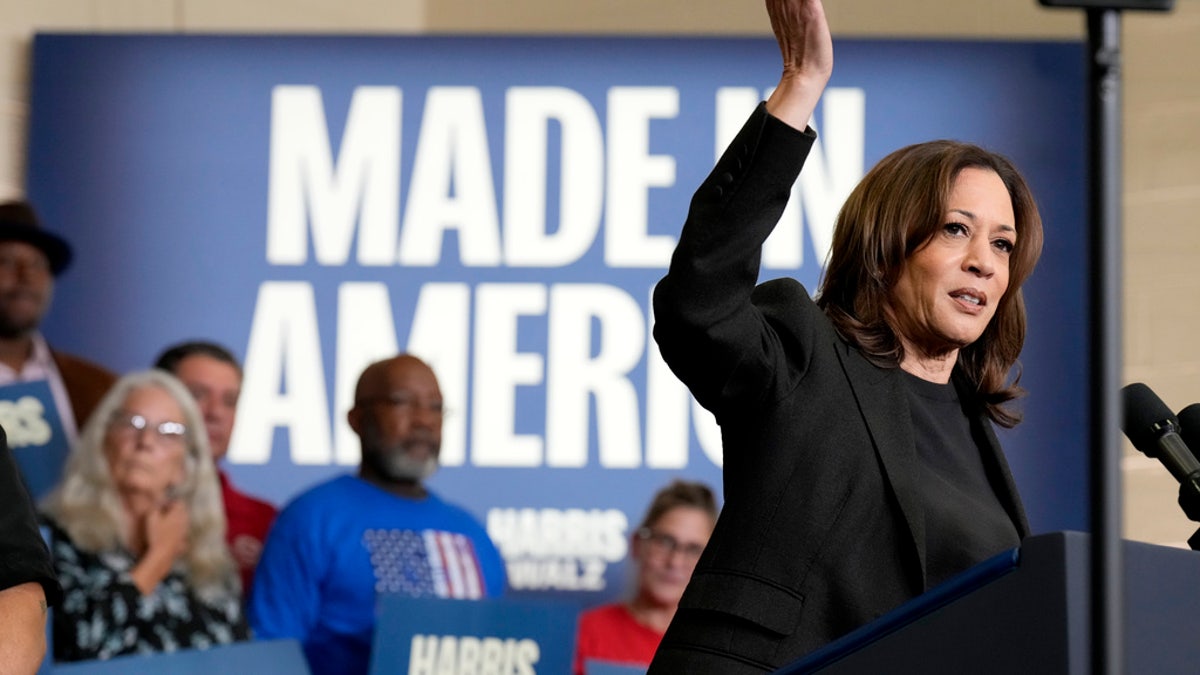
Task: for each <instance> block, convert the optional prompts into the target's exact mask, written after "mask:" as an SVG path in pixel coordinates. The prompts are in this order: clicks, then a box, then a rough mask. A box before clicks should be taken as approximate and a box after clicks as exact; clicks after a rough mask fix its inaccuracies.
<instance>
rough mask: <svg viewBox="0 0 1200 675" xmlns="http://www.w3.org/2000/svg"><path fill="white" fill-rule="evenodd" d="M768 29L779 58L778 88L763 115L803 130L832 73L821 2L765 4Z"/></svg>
mask: <svg viewBox="0 0 1200 675" xmlns="http://www.w3.org/2000/svg"><path fill="white" fill-rule="evenodd" d="M767 14H768V16H770V17H771V29H772V30H773V31H774V32H775V40H776V42H778V43H779V52H780V55H781V56H782V57H783V74H782V76H781V77H780V79H779V86H777V87H776V88H775V92H774V93H772V94H771V97H770V98H769V99H768V100H767V111H768V112H770V113H771V114H772V115H774V116H775V117H778V118H779V119H780V120H783V121H784V122H786V123H788V124H790V125H791V126H793V127H795V128H797V129H803V128H804V127H805V126H806V125H807V124H808V120H809V118H810V117H812V113H813V111H814V110H816V107H817V101H818V100H819V99H820V98H821V93H822V92H823V91H825V85H826V83H828V82H829V76H830V75H831V74H832V73H833V39H832V38H831V37H830V34H829V24H828V22H826V20H825V8H824V7H823V6H822V5H821V0H767Z"/></svg>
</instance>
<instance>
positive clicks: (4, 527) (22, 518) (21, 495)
mask: <svg viewBox="0 0 1200 675" xmlns="http://www.w3.org/2000/svg"><path fill="white" fill-rule="evenodd" d="M31 581H36V582H37V583H39V584H41V585H42V590H43V591H45V593H46V604H48V605H50V606H51V607H54V606H56V605H58V604H59V602H61V601H62V587H61V586H59V584H58V579H57V578H56V577H55V576H54V566H53V565H52V564H51V562H50V552H49V551H48V550H47V549H46V542H45V541H43V539H42V535H41V532H40V531H39V530H38V524H37V518H36V516H35V515H34V510H33V502H32V500H31V499H30V497H29V492H28V491H27V490H26V489H25V483H24V482H23V481H22V480H21V477H20V475H19V474H18V473H17V463H16V461H14V460H13V457H12V452H11V451H10V450H9V449H8V439H7V437H6V436H5V434H4V430H3V429H0V590H3V589H6V588H12V587H13V586H19V585H21V584H25V583H29V582H31Z"/></svg>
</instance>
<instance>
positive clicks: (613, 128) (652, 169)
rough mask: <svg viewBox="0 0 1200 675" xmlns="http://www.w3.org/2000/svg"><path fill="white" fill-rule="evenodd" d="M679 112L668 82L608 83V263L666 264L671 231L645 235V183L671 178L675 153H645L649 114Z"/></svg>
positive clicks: (673, 114)
mask: <svg viewBox="0 0 1200 675" xmlns="http://www.w3.org/2000/svg"><path fill="white" fill-rule="evenodd" d="M678 114H679V91H678V90H677V89H674V88H672V87H613V88H612V89H610V90H609V92H608V165H607V174H608V195H607V201H606V204H605V219H604V222H605V225H604V234H605V241H604V261H605V263H606V264H608V266H609V267H664V268H665V267H666V266H667V263H668V261H670V259H671V252H672V251H673V250H674V248H675V241H674V237H671V236H667V235H650V234H649V227H648V223H647V218H648V212H649V189H650V188H653V187H670V186H672V185H674V183H675V158H674V157H671V156H669V155H651V154H650V120H651V119H655V118H659V119H664V118H674V117H676V116H677V115H678Z"/></svg>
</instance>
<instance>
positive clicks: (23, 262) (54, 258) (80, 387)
mask: <svg viewBox="0 0 1200 675" xmlns="http://www.w3.org/2000/svg"><path fill="white" fill-rule="evenodd" d="M70 263H71V247H70V246H69V245H68V244H67V242H66V241H64V240H63V239H62V238H60V237H58V236H57V235H55V234H52V233H50V232H48V231H46V230H44V229H42V227H41V223H40V222H39V220H38V217H37V213H36V212H35V211H34V209H33V207H32V206H31V205H30V204H29V203H28V202H23V201H9V202H4V203H2V204H0V385H6V384H11V383H14V382H33V381H39V380H45V381H46V382H47V383H48V384H49V386H50V392H51V393H52V394H53V397H54V402H55V404H56V407H57V408H58V413H59V417H60V418H61V420H62V423H63V427H64V429H65V431H66V434H67V436H68V438H70V439H74V438H75V436H76V430H77V428H78V427H79V426H80V425H82V424H83V423H84V422H86V421H87V418H88V416H89V415H91V412H92V410H93V409H94V408H95V407H96V404H97V403H98V402H99V401H100V397H102V396H103V395H104V393H105V392H107V391H108V389H109V387H111V386H112V384H113V382H115V381H116V379H117V378H116V376H115V375H113V374H112V373H111V372H109V371H108V370H105V369H104V368H102V367H100V366H98V365H96V364H94V363H91V362H89V361H85V360H83V359H80V358H78V357H75V356H71V355H70V354H65V353H63V352H60V351H57V350H54V349H51V348H50V347H49V346H48V345H47V344H46V340H45V338H43V337H42V334H41V333H40V332H39V330H38V328H39V327H40V326H41V323H42V319H43V318H45V316H46V312H47V310H49V309H50V301H51V299H52V298H53V297H54V279H55V277H57V276H58V275H59V274H61V273H62V272H63V270H65V269H66V268H67V266H68V265H69V264H70Z"/></svg>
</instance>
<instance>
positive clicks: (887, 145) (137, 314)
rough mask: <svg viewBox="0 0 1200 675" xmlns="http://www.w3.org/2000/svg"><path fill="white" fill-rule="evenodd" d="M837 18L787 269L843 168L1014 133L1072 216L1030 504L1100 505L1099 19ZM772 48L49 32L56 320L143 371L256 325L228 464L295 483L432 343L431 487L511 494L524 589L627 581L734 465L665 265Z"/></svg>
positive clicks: (769, 78)
mask: <svg viewBox="0 0 1200 675" xmlns="http://www.w3.org/2000/svg"><path fill="white" fill-rule="evenodd" d="M835 48H836V49H837V59H838V60H837V66H836V72H835V74H834V77H833V80H832V82H831V83H830V90H829V91H828V93H827V95H826V96H825V98H824V99H823V102H822V105H821V107H820V108H819V109H818V111H817V119H816V128H817V129H818V132H819V134H820V145H819V147H818V148H817V149H816V150H815V154H814V156H813V158H812V159H811V160H810V162H809V164H808V165H807V166H806V168H805V172H804V175H803V176H802V177H801V181H800V182H799V184H798V187H797V189H796V192H795V199H794V202H795V204H794V206H793V207H790V211H789V213H788V214H786V215H785V217H784V223H782V224H781V226H780V228H779V232H778V233H777V235H776V237H774V238H773V241H772V242H771V243H770V245H769V250H768V251H767V253H766V260H765V263H766V264H765V266H764V271H763V274H764V278H767V277H772V276H779V275H784V274H786V275H791V276H795V277H797V278H799V279H800V280H801V281H802V282H803V283H804V284H805V285H806V286H808V287H809V288H810V289H811V288H815V285H816V282H817V279H818V276H819V273H820V262H821V260H822V259H823V257H824V254H825V251H826V250H827V247H828V238H829V233H830V229H831V225H832V221H833V217H834V215H835V214H836V209H837V207H838V206H839V205H840V203H841V200H842V198H843V197H844V196H845V194H846V193H847V192H848V191H849V189H850V188H851V187H852V186H853V185H854V183H855V182H856V181H857V180H858V178H860V177H861V175H862V173H863V170H864V168H865V167H869V166H871V165H872V164H873V163H874V162H875V161H877V160H878V159H879V158H881V157H882V156H883V155H885V154H887V153H888V152H890V151H891V150H894V149H896V148H897V147H899V146H902V145H906V144H909V143H913V142H918V141H924V140H929V139H933V138H957V139H961V140H967V141H971V142H975V143H978V144H981V145H984V146H986V147H989V148H991V149H993V150H997V151H1000V152H1002V153H1005V154H1007V155H1008V156H1010V157H1011V158H1012V159H1013V160H1014V161H1015V162H1016V164H1017V165H1018V166H1019V167H1021V168H1022V170H1023V171H1024V172H1025V173H1026V175H1027V177H1028V178H1029V181H1030V183H1031V184H1032V186H1033V189H1034V192H1035V194H1036V195H1037V197H1038V199H1039V202H1040V206H1041V208H1042V211H1043V217H1044V219H1045V223H1046V241H1047V245H1046V250H1045V253H1044V255H1043V258H1042V262H1041V263H1040V266H1039V268H1038V270H1037V271H1036V273H1035V275H1034V276H1033V278H1032V280H1031V281H1030V282H1029V284H1028V285H1027V301H1028V307H1029V312H1030V321H1029V325H1030V331H1029V339H1028V342H1027V345H1026V349H1025V352H1024V354H1023V356H1022V363H1023V366H1024V377H1023V378H1022V380H1021V382H1022V384H1023V385H1024V386H1025V387H1026V388H1027V389H1028V390H1029V391H1030V396H1029V397H1028V398H1027V399H1026V401H1025V404H1024V409H1025V414H1026V422H1025V423H1024V424H1022V425H1021V426H1020V427H1018V428H1017V429H1016V430H1014V431H1012V432H1005V433H1003V434H1002V441H1003V442H1004V444H1005V447H1006V449H1007V451H1008V454H1009V456H1010V459H1011V462H1012V465H1013V470H1014V473H1015V475H1016V478H1017V482H1018V484H1019V486H1020V488H1021V491H1022V494H1023V496H1024V498H1025V500H1026V506H1027V510H1028V512H1029V516H1030V519H1031V521H1032V524H1033V526H1034V529H1035V530H1036V531H1048V530H1057V529H1087V506H1086V501H1087V497H1086V487H1085V486H1086V482H1087V480H1086V476H1087V469H1086V461H1087V448H1088V441H1087V429H1086V417H1085V405H1086V398H1085V396H1086V392H1085V390H1084V385H1085V378H1084V368H1085V364H1086V359H1087V350H1088V347H1087V337H1086V323H1087V316H1086V314H1085V299H1086V298H1085V286H1084V279H1085V276H1086V264H1085V263H1086V261H1085V259H1084V255H1085V250H1086V239H1087V237H1088V232H1087V228H1086V224H1085V222H1084V217H1085V198H1084V182H1085V180H1084V179H1085V176H1084V171H1085V169H1084V154H1085V153H1084V142H1085V141H1084V139H1085V137H1086V136H1085V131H1086V130H1085V128H1084V118H1085V114H1084V53H1083V49H1082V47H1081V46H1080V45H1079V44H1076V43H1045V42H1019V43H1014V42H1003V43H1002V42H959V41H937V42H935V41H922V42H913V41H884V40H873V41H853V40H839V41H838V42H837V44H836V47H835ZM777 61H778V52H777V48H776V47H775V44H774V42H773V41H771V40H769V39H693V38H687V39H682V38H679V39H676V38H672V39H653V38H645V39H641V38H639V39H623V38H574V37H573V38H496V37H472V38H456V37H403V38H401V37H395V38H368V37H352V38H351V37H250V36H245V37H218V36H178V35H170V36H155V35H137V36H120V35H106V36H90V35H39V36H37V38H36V39H35V43H34V64H33V87H32V112H31V124H30V142H29V155H28V157H29V166H28V182H29V184H28V193H29V195H30V198H31V199H32V200H33V201H34V203H35V204H36V205H37V206H38V208H39V209H40V211H41V212H42V214H43V217H44V219H45V221H46V222H47V225H48V227H49V228H50V229H53V230H56V231H58V232H60V233H62V234H63V235H65V236H66V237H67V238H68V239H69V240H70V241H71V242H72V243H73V245H74V246H75V249H76V253H77V257H76V261H75V263H74V266H73V268H72V269H71V270H69V271H68V272H67V273H66V274H65V275H64V276H63V277H62V278H61V279H60V281H59V286H58V289H57V297H56V299H55V304H54V307H53V310H52V312H51V317H50V319H49V320H48V321H47V323H46V325H45V332H46V334H47V336H48V338H49V340H50V341H51V343H52V344H54V345H56V346H57V347H59V348H62V349H65V350H67V351H72V352H76V353H79V354H81V355H85V356H87V357H90V358H93V359H95V360H97V361H99V362H101V363H104V364H106V365H108V366H110V367H112V368H114V369H116V370H120V371H125V370H130V369H135V368H142V367H145V366H147V365H148V364H149V363H150V362H151V361H152V359H153V358H154V356H155V355H156V354H157V353H158V351H159V350H160V349H161V348H162V347H163V346H165V345H167V344H169V343H171V342H174V341H178V340H181V339H186V338H193V337H203V338H208V339H214V340H217V341H219V342H222V343H225V344H227V345H229V346H230V347H231V348H232V349H233V350H234V351H235V352H236V353H238V354H239V356H242V357H244V359H245V367H246V381H245V388H244V393H243V399H242V402H241V404H240V407H239V417H238V427H237V429H236V432H235V437H234V439H233V443H232V445H231V452H230V456H229V460H228V468H229V470H230V473H231V474H232V476H233V479H234V481H235V482H236V483H238V484H239V485H240V486H242V487H244V488H245V489H246V490H247V491H249V492H252V493H258V494H261V495H264V496H266V497H267V498H269V499H271V500H273V501H277V502H283V501H286V500H287V499H288V498H289V497H291V496H292V495H294V494H295V493H296V492H297V491H299V490H301V489H303V488H304V487H306V486H308V485H311V484H313V483H314V482H317V481H319V480H322V479H324V478H327V477H329V476H332V475H334V474H337V473H341V472H345V471H349V470H353V466H354V465H355V464H356V463H357V451H358V449H357V445H356V444H355V443H354V438H353V436H352V435H350V434H349V431H348V429H346V428H345V426H344V423H343V419H344V416H345V410H346V408H347V407H348V396H349V391H350V388H351V387H352V386H353V382H354V379H355V378H356V377H357V375H358V372H359V371H360V370H361V368H362V367H363V366H364V365H365V364H366V363H368V362H369V361H371V360H373V359H375V358H378V357H380V356H383V355H386V354H389V353H394V352H395V351H396V350H397V349H411V350H412V351H414V352H416V353H418V354H420V355H422V356H424V357H425V358H426V359H427V360H429V361H430V362H431V363H432V364H433V366H434V368H435V370H437V372H438V373H439V377H440V378H441V381H442V386H443V389H444V392H445V394H446V397H447V404H448V406H449V407H450V409H451V415H450V416H449V417H447V420H446V439H445V447H444V449H443V463H444V468H443V470H442V471H441V472H440V473H439V474H438V476H436V477H435V478H434V479H433V486H434V488H435V489H436V490H438V491H440V492H441V493H443V494H444V495H445V496H446V497H448V498H449V499H451V500H453V501H458V502H460V503H463V504H465V505H466V506H467V507H468V508H469V509H471V510H472V511H473V512H475V513H476V514H477V515H478V516H479V517H480V519H481V520H483V521H485V522H486V523H487V525H488V528H489V532H490V533H491V534H492V536H493V537H494V538H495V539H496V541H497V543H498V544H499V546H500V547H501V550H502V552H503V553H504V555H505V557H506V559H507V561H508V563H509V569H510V576H511V577H512V581H513V583H514V586H515V587H516V588H517V589H518V590H526V591H536V592H543V591H553V592H568V593H570V594H571V597H572V598H573V599H576V600H579V601H580V602H582V603H591V602H597V601H599V600H602V599H607V598H609V597H612V596H614V595H616V594H619V593H620V592H621V591H622V589H623V587H624V576H623V568H624V560H625V555H626V542H627V539H628V536H629V534H630V532H631V531H632V529H633V528H635V527H636V524H637V521H638V519H639V518H640V516H641V513H642V510H643V509H644V507H645V505H646V503H647V502H648V500H649V498H650V496H651V495H652V494H653V492H654V491H655V490H656V489H657V488H658V487H660V486H661V485H663V484H664V483H666V482H667V481H668V480H669V479H670V478H672V477H675V476H685V477H690V478H694V479H699V480H704V481H707V482H709V483H711V484H713V485H714V486H715V487H717V488H718V491H719V487H720V467H719V462H720V454H719V439H718V438H717V436H716V432H715V430H714V428H713V423H712V420H711V417H710V416H708V415H707V413H704V412H703V411H698V412H697V411H695V410H694V409H692V407H691V405H690V403H689V399H688V396H687V394H686V391H685V390H683V389H682V387H681V386H680V385H679V383H678V382H677V381H675V380H674V378H673V377H671V376H670V374H669V371H666V370H665V367H664V366H663V365H662V363H661V361H660V360H659V357H658V354H657V349H656V348H655V347H654V345H653V342H652V340H650V338H649V330H650V323H651V320H652V317H651V316H650V310H649V295H650V290H651V288H652V286H653V284H654V283H655V281H656V280H657V279H658V278H659V277H660V276H661V275H662V274H663V272H664V270H665V268H666V264H667V257H668V256H669V253H670V250H671V246H672V245H673V243H674V238H675V237H676V236H677V233H678V229H679V227H680V225H681V224H682V222H683V218H684V215H685V213H686V209H687V203H688V200H689V198H690V196H691V192H692V191H693V190H694V188H695V187H696V186H697V185H698V184H699V182H700V181H701V179H702V178H703V176H704V175H705V174H706V173H707V172H708V170H709V169H710V167H711V166H712V163H713V161H714V159H715V157H716V155H717V153H719V151H720V150H721V149H722V147H723V143H724V141H725V140H726V139H728V138H730V137H731V136H732V134H733V133H734V132H735V131H736V129H737V128H738V127H739V126H740V124H741V122H742V120H743V119H744V117H745V115H746V114H747V113H748V112H749V110H750V109H751V108H752V107H753V106H754V105H755V104H756V103H757V102H758V101H759V100H760V99H762V98H763V97H764V96H765V90H766V88H768V87H770V86H771V85H773V84H774V82H775V80H776V79H777V73H778V69H779V67H778V65H777Z"/></svg>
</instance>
